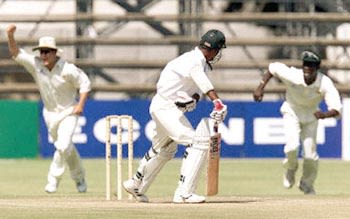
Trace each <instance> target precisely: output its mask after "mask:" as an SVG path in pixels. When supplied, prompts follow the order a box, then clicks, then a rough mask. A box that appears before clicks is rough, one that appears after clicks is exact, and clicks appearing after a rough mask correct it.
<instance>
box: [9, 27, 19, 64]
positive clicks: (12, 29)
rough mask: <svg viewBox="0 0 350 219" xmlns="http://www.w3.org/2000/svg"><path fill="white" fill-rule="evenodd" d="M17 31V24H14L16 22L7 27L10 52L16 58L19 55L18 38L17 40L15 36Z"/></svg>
mask: <svg viewBox="0 0 350 219" xmlns="http://www.w3.org/2000/svg"><path fill="white" fill-rule="evenodd" d="M15 31H16V25H14V24H10V25H9V26H8V27H7V29H6V32H7V44H8V47H9V52H10V54H11V56H12V57H14V58H16V57H17V55H18V52H19V50H18V47H17V43H16V40H15V37H14V34H15Z"/></svg>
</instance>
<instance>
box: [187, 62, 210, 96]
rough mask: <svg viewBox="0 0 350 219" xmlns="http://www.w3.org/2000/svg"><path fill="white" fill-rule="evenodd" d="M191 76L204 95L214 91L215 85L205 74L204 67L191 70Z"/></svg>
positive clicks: (195, 67) (196, 66)
mask: <svg viewBox="0 0 350 219" xmlns="http://www.w3.org/2000/svg"><path fill="white" fill-rule="evenodd" d="M190 76H191V78H192V79H193V81H194V83H195V84H196V85H197V86H198V88H199V89H200V90H201V91H202V92H203V93H204V94H206V93H208V91H210V90H213V89H214V86H213V84H212V83H211V82H210V80H209V78H208V76H207V75H206V74H205V72H204V70H203V67H202V66H200V65H195V66H194V67H193V68H192V69H190Z"/></svg>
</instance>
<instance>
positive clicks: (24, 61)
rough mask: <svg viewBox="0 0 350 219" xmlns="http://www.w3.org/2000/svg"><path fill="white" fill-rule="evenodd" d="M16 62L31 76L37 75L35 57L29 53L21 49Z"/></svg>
mask: <svg viewBox="0 0 350 219" xmlns="http://www.w3.org/2000/svg"><path fill="white" fill-rule="evenodd" d="M13 60H15V62H17V63H18V64H20V65H22V66H23V67H24V68H25V69H26V70H27V71H28V72H29V73H30V74H31V75H34V73H35V56H34V55H31V54H29V53H27V52H26V51H25V50H23V49H20V50H19V53H18V55H17V57H16V58H13Z"/></svg>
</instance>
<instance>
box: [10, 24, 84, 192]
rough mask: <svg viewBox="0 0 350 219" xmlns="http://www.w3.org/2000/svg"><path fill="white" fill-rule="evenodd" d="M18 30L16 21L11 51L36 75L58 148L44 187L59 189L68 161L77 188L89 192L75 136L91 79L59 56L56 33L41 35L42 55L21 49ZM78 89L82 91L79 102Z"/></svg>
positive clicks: (16, 59)
mask: <svg viewBox="0 0 350 219" xmlns="http://www.w3.org/2000/svg"><path fill="white" fill-rule="evenodd" d="M15 31H16V26H15V25H10V26H9V27H8V28H7V36H8V46H9V51H10V54H11V56H12V58H13V59H14V60H15V61H16V62H17V63H18V64H20V65H22V66H23V67H24V68H25V69H26V70H27V71H28V72H29V73H30V74H31V75H32V76H33V78H34V80H35V82H36V84H37V85H38V87H39V91H40V95H41V98H42V101H43V103H44V108H43V116H44V120H45V122H46V125H47V128H48V131H49V133H50V135H51V137H52V139H53V141H54V145H55V148H56V151H55V154H54V157H53V160H52V163H51V165H50V170H49V173H48V176H47V180H48V183H47V185H46V186H45V191H46V192H48V193H54V192H56V191H57V188H58V184H59V182H60V179H61V177H62V175H63V173H64V170H65V165H66V164H67V165H68V167H69V170H70V173H71V177H72V179H73V180H74V181H75V183H76V187H77V190H78V192H86V190H87V185H86V182H85V170H84V168H83V166H82V163H81V160H80V156H79V153H78V151H77V150H76V148H75V146H74V145H73V142H72V137H73V133H74V130H75V127H76V125H77V122H78V117H79V115H80V114H81V113H82V112H83V109H84V105H85V102H86V100H87V98H88V92H89V91H90V89H91V88H90V80H89V79H88V77H87V76H86V74H85V73H84V72H83V71H82V70H81V69H79V68H77V67H76V66H75V65H73V64H70V63H68V62H66V61H64V60H63V59H62V58H60V57H59V56H57V51H58V50H59V49H58V48H57V47H56V42H55V39H54V38H53V37H41V38H40V39H39V45H38V46H37V47H34V48H33V51H36V50H39V53H40V56H39V57H37V56H34V55H31V54H28V53H27V52H25V51H24V50H23V49H18V47H17V43H16V41H15V38H14V33H15ZM77 90H79V93H80V98H79V101H78V102H77V101H76V91H77Z"/></svg>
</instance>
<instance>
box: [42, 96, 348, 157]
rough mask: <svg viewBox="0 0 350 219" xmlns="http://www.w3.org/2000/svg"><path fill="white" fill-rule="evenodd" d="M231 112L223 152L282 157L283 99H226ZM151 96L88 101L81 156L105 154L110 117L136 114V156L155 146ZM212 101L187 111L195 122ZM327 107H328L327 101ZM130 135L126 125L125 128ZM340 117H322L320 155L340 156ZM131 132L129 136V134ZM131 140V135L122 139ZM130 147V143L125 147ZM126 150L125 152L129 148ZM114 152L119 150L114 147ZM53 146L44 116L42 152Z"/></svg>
mask: <svg viewBox="0 0 350 219" xmlns="http://www.w3.org/2000/svg"><path fill="white" fill-rule="evenodd" d="M225 103H226V104H227V105H228V109H229V110H228V115H227V117H226V119H225V121H224V123H222V124H220V126H219V131H220V132H221V134H222V151H221V156H222V157H241V158H267V157H271V158H273V157H283V156H284V154H283V145H284V131H283V122H282V117H281V115H280V112H279V108H280V106H281V104H282V102H281V101H274V102H262V103H255V102H243V101H242V102H240V101H226V102H225ZM149 105H150V101H149V100H139V99H132V100H125V101H124V100H122V101H96V100H89V101H88V102H87V104H86V108H85V111H84V115H82V116H81V117H80V118H79V122H78V127H77V129H76V132H75V134H74V136H73V141H74V143H75V145H76V146H77V148H78V150H79V152H80V154H81V156H82V157H91V158H94V157H104V156H105V131H106V130H105V120H104V118H105V116H107V115H131V116H132V117H133V119H134V121H133V126H134V131H133V134H134V156H135V157H142V156H143V155H144V153H145V152H146V151H147V150H148V149H149V147H150V145H151V141H150V139H151V136H152V127H153V125H154V124H153V122H152V121H151V117H150V115H149V113H148V108H149ZM212 107H213V106H212V103H211V102H209V101H201V102H200V103H199V104H198V106H197V109H196V110H195V111H194V112H191V113H188V114H187V115H188V118H189V120H190V122H191V123H192V125H193V127H196V125H197V124H198V123H199V121H200V119H201V118H203V117H207V116H208V115H209V114H210V112H211V110H212ZM322 107H324V106H323V105H322ZM112 132H113V133H114V135H112V143H115V142H116V136H115V133H116V128H115V125H113V127H112ZM123 133H124V134H126V127H123ZM341 134H342V133H341V122H340V120H336V119H333V118H331V119H326V120H320V125H319V129H318V140H317V142H318V147H319V149H318V152H319V154H320V156H321V157H330V158H340V157H341ZM124 137H126V136H124ZM123 139H124V140H123V142H124V143H126V142H127V138H123ZM124 148H125V150H126V149H127V147H126V145H125V146H124ZM125 150H124V152H123V155H124V156H126V154H127V152H126V151H125ZM113 151H114V154H115V150H113ZM183 151H184V147H183V146H179V150H178V152H177V154H176V156H177V157H181V156H182V154H183ZM53 152H54V146H53V145H52V143H51V142H50V138H49V136H48V133H47V129H46V126H45V124H44V122H43V118H42V117H41V121H40V154H41V156H42V157H51V156H52V155H53Z"/></svg>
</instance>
